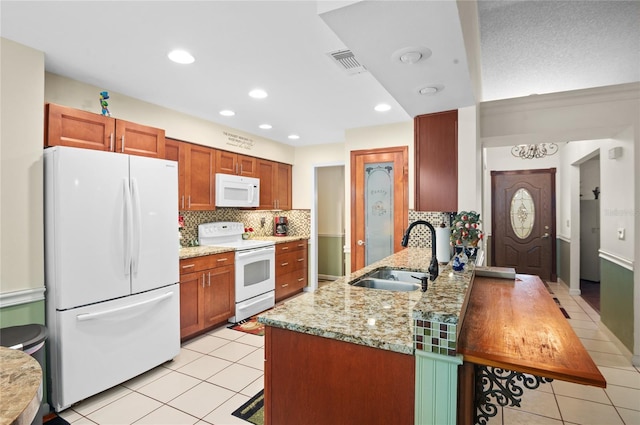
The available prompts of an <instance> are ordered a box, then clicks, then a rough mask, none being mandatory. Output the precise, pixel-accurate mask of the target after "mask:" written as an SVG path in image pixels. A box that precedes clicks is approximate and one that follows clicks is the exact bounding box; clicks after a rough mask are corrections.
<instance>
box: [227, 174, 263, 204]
mask: <svg viewBox="0 0 640 425" xmlns="http://www.w3.org/2000/svg"><path fill="white" fill-rule="evenodd" d="M258 206H260V179H257V178H255V177H245V176H236V175H233V174H222V173H216V207H236V208H248V207H258Z"/></svg>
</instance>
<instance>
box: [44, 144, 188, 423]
mask: <svg viewBox="0 0 640 425" xmlns="http://www.w3.org/2000/svg"><path fill="white" fill-rule="evenodd" d="M177 167H178V165H177V163H176V162H174V161H166V160H161V159H155V158H147V157H140V156H130V155H125V154H119V153H112V152H103V151H95V150H89V149H77V148H69V147H61V146H57V147H53V148H49V149H46V150H45V151H44V171H45V174H44V175H45V211H44V213H45V284H46V295H45V300H46V324H47V328H48V329H49V338H48V341H47V342H48V356H49V378H50V381H49V390H50V393H49V401H50V404H51V405H52V406H53V408H54V409H55V410H56V411H61V410H64V409H66V408H67V407H69V406H71V405H72V404H74V403H76V402H78V401H80V400H83V399H85V398H87V397H90V396H92V395H94V394H97V393H99V392H101V391H104V390H106V389H108V388H110V387H113V386H115V385H118V384H120V383H122V382H124V381H126V380H128V379H130V378H133V377H135V376H137V375H139V374H141V373H143V372H145V371H147V370H149V369H151V368H153V367H155V366H157V365H160V364H162V363H164V362H166V361H168V360H170V359H172V358H173V357H175V356H176V355H177V354H178V353H179V351H180V298H179V297H180V290H179V286H178V281H179V272H178V267H179V266H178V262H179V259H178V249H179V247H178V243H177V237H178V235H177V217H178V211H177V204H176V199H177V196H178V168H177Z"/></svg>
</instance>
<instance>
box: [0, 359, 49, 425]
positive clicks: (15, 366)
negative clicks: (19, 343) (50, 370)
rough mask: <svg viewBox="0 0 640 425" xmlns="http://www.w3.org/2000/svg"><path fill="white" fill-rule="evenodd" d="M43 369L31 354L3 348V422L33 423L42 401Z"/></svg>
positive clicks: (0, 388) (0, 374)
mask: <svg viewBox="0 0 640 425" xmlns="http://www.w3.org/2000/svg"><path fill="white" fill-rule="evenodd" d="M41 385H42V369H41V368H40V365H39V364H38V362H37V361H36V359H34V358H33V357H31V356H30V355H28V354H26V353H25V352H23V351H20V350H12V349H9V348H6V347H0V394H1V395H2V403H0V425H5V424H14V423H25V424H28V423H31V421H32V420H33V418H34V417H35V415H36V414H37V413H38V409H39V408H40V401H41V400H42V391H41Z"/></svg>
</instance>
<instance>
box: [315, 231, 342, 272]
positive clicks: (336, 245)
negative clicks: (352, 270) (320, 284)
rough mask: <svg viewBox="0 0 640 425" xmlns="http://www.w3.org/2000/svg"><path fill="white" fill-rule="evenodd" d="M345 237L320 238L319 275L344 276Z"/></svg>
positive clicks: (320, 236)
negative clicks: (343, 253)
mask: <svg viewBox="0 0 640 425" xmlns="http://www.w3.org/2000/svg"><path fill="white" fill-rule="evenodd" d="M343 247H344V236H342V235H341V236H322V235H319V236H318V274H321V275H328V276H344V258H343V255H342V252H343V250H344V248H343Z"/></svg>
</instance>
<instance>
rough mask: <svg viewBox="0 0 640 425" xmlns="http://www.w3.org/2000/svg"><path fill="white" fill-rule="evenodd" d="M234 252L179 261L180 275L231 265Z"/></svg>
mask: <svg viewBox="0 0 640 425" xmlns="http://www.w3.org/2000/svg"><path fill="white" fill-rule="evenodd" d="M234 259H235V252H234V251H229V252H223V253H221V254H214V255H205V256H203V257H194V258H185V259H183V260H180V274H185V273H193V272H198V271H202V270H206V269H211V268H214V267H221V266H230V265H233V263H234Z"/></svg>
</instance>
